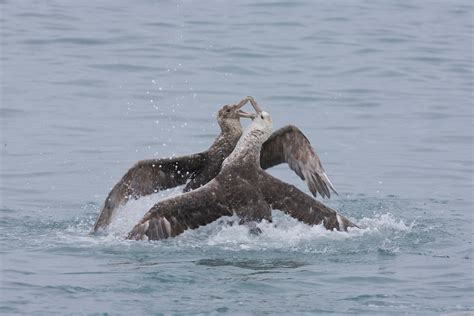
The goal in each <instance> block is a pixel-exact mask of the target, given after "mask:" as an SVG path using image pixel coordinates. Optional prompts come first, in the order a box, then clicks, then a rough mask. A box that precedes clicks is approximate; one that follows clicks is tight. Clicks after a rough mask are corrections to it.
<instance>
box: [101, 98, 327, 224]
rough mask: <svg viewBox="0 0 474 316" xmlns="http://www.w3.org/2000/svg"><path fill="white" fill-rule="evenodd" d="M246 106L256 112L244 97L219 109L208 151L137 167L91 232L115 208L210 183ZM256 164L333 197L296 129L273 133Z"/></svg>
mask: <svg viewBox="0 0 474 316" xmlns="http://www.w3.org/2000/svg"><path fill="white" fill-rule="evenodd" d="M249 101H250V102H251V103H252V105H253V106H254V108H255V107H258V105H257V104H256V102H255V100H253V98H252V97H246V98H245V99H243V100H242V101H240V102H239V103H238V104H235V105H225V106H223V107H222V108H221V109H219V111H218V114H217V120H218V123H219V126H220V128H221V132H220V134H219V136H218V137H217V138H216V140H215V141H214V143H213V144H212V145H211V147H210V148H209V149H208V150H207V151H204V152H201V153H197V154H194V155H189V156H182V157H177V158H167V159H150V160H142V161H139V162H138V163H136V164H135V166H133V167H132V168H131V169H130V170H128V171H127V173H126V174H125V175H124V176H123V177H122V179H121V180H120V181H119V182H118V183H117V184H116V185H115V186H114V188H113V189H112V191H111V192H110V193H109V195H108V196H107V198H106V200H105V203H104V206H103V208H102V211H101V213H100V214H99V216H98V218H97V221H96V223H95V225H94V232H95V231H97V230H98V229H99V228H101V227H105V226H107V225H108V224H109V223H110V221H111V220H112V217H113V215H114V213H115V211H116V210H117V208H118V207H119V206H120V205H123V204H125V203H126V202H127V201H128V200H129V199H137V198H139V197H142V196H145V195H149V194H152V193H155V192H158V191H160V190H165V189H169V188H173V187H176V186H179V185H184V184H186V183H187V184H186V186H185V188H184V190H183V191H184V192H188V191H191V190H194V189H196V188H199V187H200V186H203V185H205V184H206V183H208V182H209V181H210V180H211V179H213V178H214V177H215V176H216V175H217V174H218V173H219V171H220V170H221V165H222V162H223V161H224V159H225V158H227V156H229V155H230V153H231V152H232V151H233V150H234V148H235V145H236V144H237V142H238V140H239V139H240V137H241V135H242V132H243V128H242V125H241V124H240V118H241V117H251V116H252V115H251V114H249V113H246V112H243V111H241V110H240V109H241V108H242V107H243V106H244V105H245V104H246V103H247V102H249ZM255 110H257V108H255ZM260 162H261V167H262V168H263V169H268V168H270V167H273V166H275V165H278V164H281V163H288V165H289V167H290V168H291V169H292V170H293V171H295V172H296V174H297V175H298V176H299V177H300V178H301V179H302V180H304V181H306V182H307V185H308V188H309V190H310V191H311V193H312V194H313V195H314V196H317V193H319V194H320V195H321V196H322V197H327V198H329V197H330V196H331V194H330V190H332V191H333V192H335V193H336V191H335V189H334V187H333V186H332V184H331V182H330V180H329V178H328V177H327V175H326V173H325V171H324V169H323V167H322V165H321V162H320V160H319V157H318V156H317V154H316V153H315V151H314V149H313V148H312V147H311V144H310V142H309V140H308V139H307V138H306V136H305V135H304V134H303V133H302V132H301V131H300V130H299V129H298V128H297V127H296V126H292V125H289V126H285V127H283V128H281V129H279V130H277V131H275V132H274V133H273V134H272V135H271V137H270V138H269V139H268V140H267V141H266V142H265V143H264V144H263V146H262V148H261V159H260Z"/></svg>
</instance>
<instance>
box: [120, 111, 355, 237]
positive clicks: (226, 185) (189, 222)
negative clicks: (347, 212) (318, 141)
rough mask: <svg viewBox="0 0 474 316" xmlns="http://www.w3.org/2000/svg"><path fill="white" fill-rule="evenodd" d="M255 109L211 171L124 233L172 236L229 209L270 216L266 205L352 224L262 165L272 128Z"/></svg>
mask: <svg viewBox="0 0 474 316" xmlns="http://www.w3.org/2000/svg"><path fill="white" fill-rule="evenodd" d="M254 106H256V103H255V105H254ZM256 110H257V115H256V117H255V118H254V119H253V122H252V124H251V125H250V126H249V127H248V128H247V130H246V131H245V133H244V134H243V135H242V137H241V138H240V139H239V141H238V143H237V144H236V146H235V149H234V150H233V151H232V153H231V154H230V155H229V157H227V158H226V159H225V160H224V162H223V164H222V168H221V170H220V172H219V173H218V174H217V176H216V177H215V178H213V179H212V180H211V181H210V182H208V183H207V184H206V185H204V186H202V187H200V188H198V189H196V190H194V191H191V192H186V193H183V194H181V195H179V196H175V197H171V198H167V199H164V200H162V201H160V202H158V203H157V204H155V205H154V206H153V207H152V208H151V209H150V211H148V212H147V213H146V214H145V216H144V217H143V219H142V220H140V222H139V223H138V224H136V225H135V227H134V228H133V229H132V231H131V232H130V233H129V235H128V238H129V239H136V240H140V239H144V238H145V236H146V237H147V238H148V239H149V240H157V239H165V238H168V237H174V236H177V235H179V234H181V233H183V232H184V231H185V230H187V229H195V228H198V227H199V226H203V225H207V224H209V223H211V222H213V221H215V220H217V219H218V218H220V217H222V216H232V215H234V214H236V215H237V216H238V217H239V218H240V222H241V223H251V222H255V221H261V220H263V219H265V220H268V221H271V220H272V213H271V211H272V209H277V210H281V211H283V212H285V213H287V214H289V215H290V216H292V217H294V218H296V219H298V220H300V221H302V222H304V223H307V224H310V225H317V224H321V223H322V224H323V225H324V227H325V228H327V229H330V230H332V229H337V230H341V231H344V230H347V228H348V227H357V226H356V225H355V224H353V223H352V222H351V221H349V220H348V219H347V218H345V217H344V216H342V215H340V214H338V213H337V212H336V211H335V210H333V209H331V208H329V207H326V206H325V205H323V204H322V203H320V202H318V201H316V200H315V199H314V198H312V197H311V196H309V195H307V194H305V193H303V192H301V191H300V190H298V189H297V188H296V187H294V186H292V185H290V184H287V183H285V182H282V181H280V180H278V179H276V178H274V177H273V176H271V175H270V174H268V173H267V172H265V171H264V170H263V169H262V167H261V164H260V162H261V158H262V157H261V152H262V145H263V144H264V142H265V141H266V140H267V139H268V138H269V137H270V135H271V133H272V120H271V118H270V115H269V114H268V113H266V112H262V111H261V110H260V109H259V108H258V106H256ZM302 174H304V172H302Z"/></svg>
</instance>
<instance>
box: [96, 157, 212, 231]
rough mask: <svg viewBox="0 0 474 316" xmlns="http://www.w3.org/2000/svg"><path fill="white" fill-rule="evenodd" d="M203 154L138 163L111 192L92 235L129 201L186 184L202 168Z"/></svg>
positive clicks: (108, 222) (204, 160) (203, 162)
mask: <svg viewBox="0 0 474 316" xmlns="http://www.w3.org/2000/svg"><path fill="white" fill-rule="evenodd" d="M206 155H207V154H206V152H204V153H199V154H194V155H189V156H182V157H176V158H166V159H149V160H141V161H139V162H137V163H136V164H135V165H134V166H133V167H132V168H130V169H129V170H128V171H127V173H125V175H124V176H123V177H122V179H120V181H119V182H118V183H117V184H116V185H115V186H114V187H113V189H112V191H110V193H109V195H108V196H107V198H106V200H105V202H104V206H103V208H102V210H101V212H100V214H99V216H98V218H97V221H96V223H95V225H94V232H96V231H97V230H98V229H99V228H101V227H105V226H107V225H108V224H110V221H111V219H112V217H113V215H114V214H115V212H116V210H117V208H118V207H119V206H120V205H123V204H125V203H126V202H127V201H128V200H129V199H132V198H133V199H138V198H139V197H142V196H145V195H149V194H152V193H155V192H158V191H160V190H165V189H169V188H174V187H177V186H179V185H183V184H185V183H186V181H187V180H188V179H189V178H190V177H191V176H192V175H193V174H194V173H195V172H196V171H197V170H199V169H201V168H202V167H203V166H204V164H205V162H206V157H207V156H206Z"/></svg>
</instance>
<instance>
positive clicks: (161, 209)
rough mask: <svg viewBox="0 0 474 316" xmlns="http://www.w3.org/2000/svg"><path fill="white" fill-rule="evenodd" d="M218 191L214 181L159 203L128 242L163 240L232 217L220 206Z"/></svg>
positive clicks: (221, 198)
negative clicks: (132, 240)
mask: <svg viewBox="0 0 474 316" xmlns="http://www.w3.org/2000/svg"><path fill="white" fill-rule="evenodd" d="M222 201H223V196H222V191H221V189H220V188H219V186H218V183H217V181H216V180H212V181H211V182H209V183H208V184H206V185H205V186H203V187H201V188H199V189H196V190H194V191H191V192H187V193H184V194H181V195H178V196H175V197H172V198H168V199H165V200H162V201H160V202H158V203H157V204H155V205H154V206H153V207H152V208H151V210H150V211H148V213H146V214H145V216H144V217H143V219H142V220H141V221H140V222H138V224H137V225H135V227H134V228H133V229H132V231H131V232H130V233H129V234H128V239H135V240H141V239H144V238H145V236H147V237H148V239H149V240H158V239H166V238H168V237H174V236H177V235H179V234H181V233H183V232H184V231H185V230H186V229H196V228H198V227H199V226H203V225H207V224H210V223H212V222H213V221H215V220H217V219H218V218H220V217H222V216H230V215H233V212H232V211H231V210H230V209H229V208H228V207H227V206H225V205H224V204H223V203H222Z"/></svg>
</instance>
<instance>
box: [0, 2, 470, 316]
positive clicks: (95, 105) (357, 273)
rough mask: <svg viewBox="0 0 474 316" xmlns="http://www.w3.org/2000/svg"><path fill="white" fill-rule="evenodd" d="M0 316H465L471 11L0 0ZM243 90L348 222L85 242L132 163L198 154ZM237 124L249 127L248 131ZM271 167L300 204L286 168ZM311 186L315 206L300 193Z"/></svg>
mask: <svg viewBox="0 0 474 316" xmlns="http://www.w3.org/2000/svg"><path fill="white" fill-rule="evenodd" d="M0 12H1V28H0V32H1V68H0V72H1V81H0V83H1V110H0V123H1V163H0V165H1V174H0V181H1V183H0V186H1V204H0V208H1V209H0V211H1V217H0V227H1V234H0V241H1V246H0V247H1V248H0V251H1V259H0V260H1V261H0V262H1V271H0V276H1V277H0V282H1V290H0V313H1V314H2V315H6V314H15V313H21V314H43V315H51V314H71V313H78V314H95V313H97V314H100V313H109V314H129V313H138V314H144V313H150V314H160V313H164V314H170V313H171V314H174V313H183V314H187V313H189V314H193V313H196V314H207V313H211V314H217V313H225V312H228V313H232V314H233V313H239V314H242V313H243V314H247V313H255V314H265V313H269V314H278V313H284V314H315V313H322V314H332V313H334V314H364V315H367V314H374V315H399V314H402V313H403V314H420V315H438V314H458V312H459V313H461V314H465V313H464V312H466V313H469V312H474V303H473V295H474V277H473V269H474V268H473V264H474V262H473V258H474V254H473V244H472V242H473V217H472V216H473V215H472V214H473V195H472V194H473V177H474V163H473V141H474V139H473V108H474V106H473V20H474V19H473V12H474V10H473V5H472V2H471V1H467V0H466V1H417V2H415V1H405V0H402V1H377V2H376V1H309V0H302V1H284V0H283V1H259V2H253V1H233V2H230V1H201V2H198V1H194V2H193V1H145V0H138V1H122V0H119V1H100V2H99V1H96V2H95V1H74V2H73V1H5V0H3V1H0ZM246 95H252V96H254V97H255V98H256V99H257V100H258V101H259V103H260V104H261V105H262V107H263V108H264V109H265V110H267V111H268V112H269V113H270V114H271V115H272V117H273V122H274V128H275V129H276V128H279V127H282V126H284V125H286V124H295V125H297V126H298V127H299V128H301V130H303V132H304V133H305V134H306V135H307V136H308V138H309V139H310V140H311V142H312V144H313V146H314V147H315V148H316V150H317V152H318V153H319V154H320V157H321V159H322V161H323V164H324V166H325V168H326V171H327V173H328V174H329V176H330V177H331V179H332V182H333V183H334V185H335V186H336V188H337V189H338V191H339V196H338V197H334V198H332V199H331V200H327V201H324V203H327V204H328V205H330V206H331V207H334V208H336V209H338V210H340V211H341V212H342V213H343V214H345V215H347V216H348V217H349V218H351V219H353V220H354V221H356V222H357V223H358V224H359V225H360V226H361V229H356V230H353V231H350V232H348V233H342V232H328V231H325V230H324V229H322V228H321V227H309V226H306V225H304V224H301V223H298V222H296V221H295V220H293V219H291V218H288V217H287V216H285V215H284V214H281V213H280V212H278V211H274V224H275V225H272V224H268V223H262V224H260V227H261V229H262V230H263V233H262V234H261V235H260V236H251V235H249V234H248V231H247V230H246V228H245V227H236V226H227V225H225V223H222V222H216V223H213V224H211V225H209V226H206V227H202V228H200V229H198V230H194V231H188V232H186V233H184V234H183V235H181V236H179V237H177V238H173V239H169V240H165V241H161V242H147V241H142V242H132V241H126V240H124V236H125V235H126V233H127V231H128V230H129V229H130V228H131V227H132V225H133V224H134V222H135V221H136V220H137V219H139V218H140V217H141V216H142V215H143V214H144V213H145V212H146V211H147V210H148V209H149V207H151V205H153V203H154V202H156V201H158V200H160V199H162V198H163V197H165V196H168V195H171V194H178V193H179V189H177V190H171V191H170V192H164V193H160V194H157V195H155V196H152V197H146V198H144V199H142V200H138V201H134V202H130V203H129V204H127V205H126V206H124V207H123V208H122V209H121V210H120V212H119V216H118V217H117V218H116V220H115V221H114V222H113V224H112V225H111V227H110V229H109V230H108V231H106V232H104V233H102V234H100V235H99V236H92V235H90V234H89V233H90V230H91V228H92V225H93V223H94V220H95V218H96V217H97V215H98V213H99V211H100V207H101V205H102V203H103V201H104V199H105V197H106V195H107V193H108V192H109V190H110V189H111V187H112V186H113V185H114V184H115V183H116V182H117V181H118V180H119V179H120V177H121V176H122V175H123V174H124V173H125V172H126V170H127V169H128V168H129V167H131V166H132V165H133V163H134V162H136V161H137V160H140V159H144V158H151V157H169V156H171V155H185V154H189V153H195V152H199V151H203V150H205V149H206V148H207V147H208V146H209V145H210V144H211V143H212V142H213V140H214V138H215V136H216V135H217V133H218V126H217V124H216V119H215V113H216V111H217V109H218V108H219V106H221V105H223V104H227V103H235V102H237V101H239V100H240V99H241V98H242V97H244V96H246ZM244 123H245V124H247V122H244ZM271 173H272V174H274V175H276V176H278V177H279V178H281V179H283V180H285V181H287V182H289V183H292V184H295V185H296V186H298V187H299V188H300V189H302V190H304V191H305V192H308V190H307V188H306V185H305V183H304V182H302V181H301V180H300V179H299V178H298V177H297V176H295V175H294V174H293V173H292V172H291V171H290V170H289V168H288V167H287V166H286V165H285V166H278V167H276V168H274V169H273V170H271ZM308 193H309V192H308Z"/></svg>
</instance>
